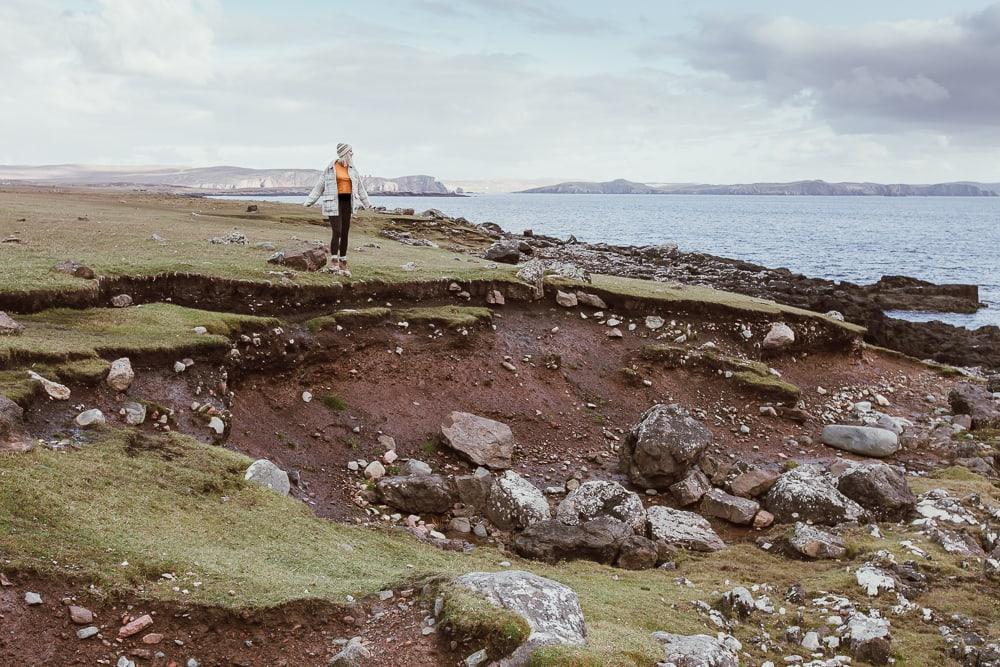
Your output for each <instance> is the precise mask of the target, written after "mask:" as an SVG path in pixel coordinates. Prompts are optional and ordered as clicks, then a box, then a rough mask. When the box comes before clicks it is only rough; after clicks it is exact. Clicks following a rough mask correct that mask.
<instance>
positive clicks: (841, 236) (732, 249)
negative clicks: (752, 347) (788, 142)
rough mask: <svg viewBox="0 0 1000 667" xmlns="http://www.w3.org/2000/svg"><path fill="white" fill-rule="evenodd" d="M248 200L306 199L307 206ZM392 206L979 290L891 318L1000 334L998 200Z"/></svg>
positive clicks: (404, 202)
mask: <svg viewBox="0 0 1000 667" xmlns="http://www.w3.org/2000/svg"><path fill="white" fill-rule="evenodd" d="M238 198H239V199H255V200H260V199H263V200H267V199H270V200H278V201H285V202H294V203H297V202H301V201H302V200H303V199H304V198H303V197H252V196H241V197H238ZM372 202H373V203H375V204H376V205H383V206H386V207H388V208H395V207H402V208H414V209H416V210H417V211H423V210H426V209H428V208H437V209H440V210H441V211H443V212H444V213H445V214H447V215H451V216H464V217H465V218H467V219H469V220H470V221H472V222H475V223H480V222H487V221H489V222H495V223H497V224H499V225H500V226H501V227H503V228H504V229H507V230H509V231H513V232H520V231H522V230H524V229H529V228H530V229H532V230H534V231H535V232H536V233H540V234H548V235H551V236H558V237H567V236H569V235H571V234H572V235H574V236H576V237H577V238H578V239H580V240H581V241H590V242H601V241H603V242H607V243H617V244H623V245H651V244H658V243H665V242H668V241H672V242H675V243H677V244H678V246H679V247H680V249H681V250H683V251H689V252H692V251H696V252H705V253H710V254H713V255H720V256H723V257H733V258H736V259H742V260H746V261H750V262H755V263H758V264H762V265H764V266H768V267H787V268H789V269H792V270H793V271H797V272H799V273H803V274H805V275H808V276H815V277H819V278H828V279H831V280H848V281H851V282H855V283H871V282H875V281H877V280H878V279H879V278H880V277H881V276H883V275H906V276H912V277H914V278H921V279H924V280H930V281H932V282H937V283H974V284H977V285H979V286H980V300H981V301H983V302H984V303H986V304H987V305H988V306H989V307H988V308H985V309H982V310H980V311H979V312H978V313H975V314H972V315H963V314H955V313H934V314H928V313H907V312H894V313H892V315H893V316H894V317H901V318H905V319H913V320H928V319H939V320H942V321H944V322H948V323H949V324H955V325H959V326H965V327H969V328H977V327H981V326H984V325H987V324H994V325H1000V197H765V196H722V195H720V196H714V195H662V196H661V195H547V194H534V195H528V194H496V195H474V196H470V197H372Z"/></svg>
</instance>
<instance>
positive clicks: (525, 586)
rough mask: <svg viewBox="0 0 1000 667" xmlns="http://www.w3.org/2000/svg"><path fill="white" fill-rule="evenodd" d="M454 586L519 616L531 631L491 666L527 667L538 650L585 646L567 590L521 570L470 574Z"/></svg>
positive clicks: (580, 617)
mask: <svg viewBox="0 0 1000 667" xmlns="http://www.w3.org/2000/svg"><path fill="white" fill-rule="evenodd" d="M455 583H456V584H457V585H459V586H462V587H464V588H467V589H469V590H471V591H473V592H474V593H478V594H479V595H482V596H483V597H484V598H486V600H487V601H488V602H489V603H490V604H493V605H495V606H497V607H500V608H501V609H509V610H510V611H512V612H514V613H516V614H518V615H519V616H521V617H522V618H524V620H525V621H527V623H528V626H529V627H530V628H531V634H530V635H528V639H527V641H526V642H525V643H524V644H522V645H521V646H519V647H518V648H517V649H515V650H514V652H513V653H512V654H511V655H510V656H508V657H507V658H505V659H503V660H501V661H500V662H497V663H494V664H496V665H497V666H498V667H499V666H506V667H515V666H522V665H527V664H528V661H529V660H530V659H531V654H532V653H534V651H535V650H536V649H538V648H539V647H541V646H547V645H553V644H554V645H565V646H583V645H585V644H586V643H587V626H586V623H585V622H584V618H583V610H582V609H581V608H580V599H579V598H578V597H577V595H576V593H575V592H573V589H571V588H569V587H568V586H564V585H563V584H560V583H559V582H557V581H552V580H551V579H546V578H544V577H539V576H538V575H536V574H532V573H530V572H523V571H520V570H506V571H503V572H470V573H468V574H464V575H462V576H461V577H458V578H457V579H456V580H455Z"/></svg>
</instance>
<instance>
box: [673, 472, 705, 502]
mask: <svg viewBox="0 0 1000 667" xmlns="http://www.w3.org/2000/svg"><path fill="white" fill-rule="evenodd" d="M711 488H712V483H711V482H710V481H709V480H708V477H706V476H705V473H703V472H702V471H701V470H700V469H698V468H693V469H692V470H691V472H689V473H688V474H687V476H686V477H685V478H684V479H682V480H681V481H679V482H676V483H674V484H671V485H670V493H672V494H673V495H674V498H676V499H677V504H678V505H680V506H681V507H686V506H687V505H693V504H694V503H696V502H698V501H699V500H701V497H702V496H703V495H705V493H706V492H707V491H708V490H709V489H711Z"/></svg>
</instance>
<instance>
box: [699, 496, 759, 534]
mask: <svg viewBox="0 0 1000 667" xmlns="http://www.w3.org/2000/svg"><path fill="white" fill-rule="evenodd" d="M699 508H700V510H701V513H702V514H706V515H708V516H714V517H718V518H720V519H725V520H726V521H728V522H730V523H735V524H736V525H738V526H749V525H750V524H752V523H753V519H754V517H755V516H757V510H759V509H760V504H759V503H758V502H757V501H756V500H750V499H748V498H740V497H739V496H733V495H730V494H728V493H726V492H725V491H723V490H722V489H710V490H709V491H708V492H707V493H706V494H705V495H704V496H702V497H701V505H700V506H699Z"/></svg>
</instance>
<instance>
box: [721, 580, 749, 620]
mask: <svg viewBox="0 0 1000 667" xmlns="http://www.w3.org/2000/svg"><path fill="white" fill-rule="evenodd" d="M754 609H756V605H755V604H754V599H753V595H751V594H750V591H749V590H747V589H746V588H745V587H743V586H737V587H736V588H734V589H733V590H731V591H729V592H727V593H724V594H723V595H722V599H721V600H719V611H721V612H722V614H723V615H724V616H725V617H726V618H739V619H741V620H745V619H747V618H749V617H750V614H751V613H752V612H753V610H754Z"/></svg>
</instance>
